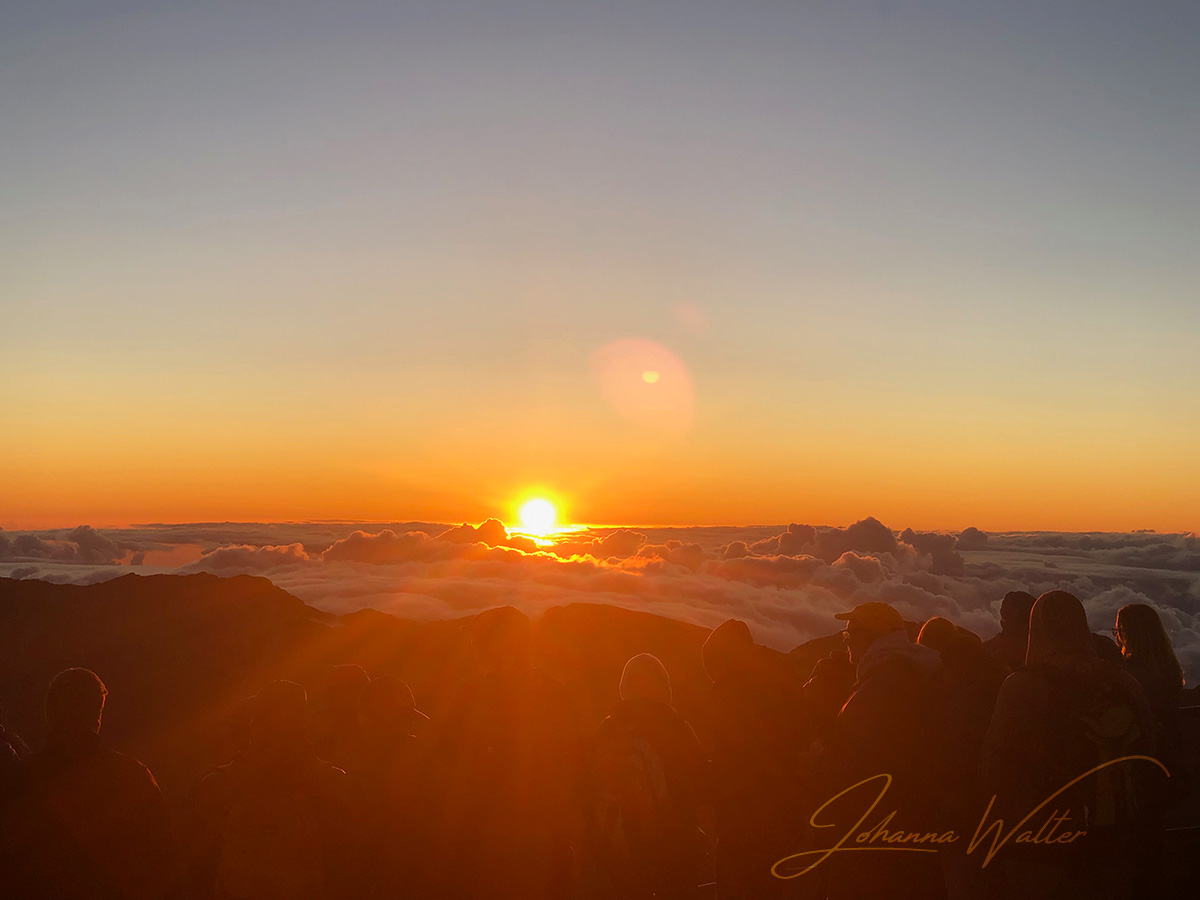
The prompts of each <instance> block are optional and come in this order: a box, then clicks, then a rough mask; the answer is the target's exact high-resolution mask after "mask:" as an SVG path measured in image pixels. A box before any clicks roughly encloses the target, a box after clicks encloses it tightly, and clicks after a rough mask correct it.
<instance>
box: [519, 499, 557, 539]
mask: <svg viewBox="0 0 1200 900" xmlns="http://www.w3.org/2000/svg"><path fill="white" fill-rule="evenodd" d="M520 516H521V530H522V531H524V532H525V533H526V534H536V535H545V534H549V533H550V532H552V531H553V530H554V525H555V523H556V522H557V521H558V514H557V513H556V512H555V511H554V504H553V503H551V502H550V501H549V500H544V499H542V498H541V497H538V498H536V499H534V500H530V501H528V502H526V503H525V505H524V506H522V507H521V512H520Z"/></svg>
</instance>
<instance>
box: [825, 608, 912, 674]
mask: <svg viewBox="0 0 1200 900" xmlns="http://www.w3.org/2000/svg"><path fill="white" fill-rule="evenodd" d="M834 618H835V619H841V620H842V621H843V622H845V623H846V630H845V631H843V632H842V639H843V640H844V641H845V642H846V649H847V650H848V651H849V652H850V662H852V663H854V664H855V665H858V663H859V662H860V661H861V660H862V658H863V656H864V655H865V654H866V652H867V650H869V649H870V647H871V645H872V644H873V643H874V642H875V639H876V638H878V637H881V636H883V635H885V634H892V633H894V632H897V631H904V620H903V619H902V618H900V613H898V612H896V610H894V609H892V607H890V606H888V605H887V604H886V603H879V602H871V603H860V604H859V605H858V606H856V607H854V609H852V610H850V612H844V613H837V614H836V615H835V616H834ZM907 640H908V636H907V634H906V635H905V641H907ZM860 677H861V676H860Z"/></svg>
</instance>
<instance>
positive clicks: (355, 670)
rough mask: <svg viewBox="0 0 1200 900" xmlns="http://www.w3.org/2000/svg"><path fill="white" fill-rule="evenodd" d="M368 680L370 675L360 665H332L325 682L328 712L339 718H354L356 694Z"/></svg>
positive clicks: (356, 702) (356, 707)
mask: <svg viewBox="0 0 1200 900" xmlns="http://www.w3.org/2000/svg"><path fill="white" fill-rule="evenodd" d="M370 682H371V676H369V675H368V674H367V673H366V671H365V670H364V669H363V667H362V666H354V665H348V666H334V667H333V668H332V669H330V670H329V678H328V680H327V681H326V682H325V700H326V703H327V705H328V708H329V713H330V714H331V715H332V716H334V717H336V718H339V719H353V718H355V717H356V716H357V715H358V695H359V694H361V693H362V691H363V689H364V688H365V687H366V686H367V685H368V684H370Z"/></svg>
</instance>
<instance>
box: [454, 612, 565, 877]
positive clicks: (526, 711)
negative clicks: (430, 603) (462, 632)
mask: <svg viewBox="0 0 1200 900" xmlns="http://www.w3.org/2000/svg"><path fill="white" fill-rule="evenodd" d="M472 639H473V645H474V649H475V654H476V657H477V661H478V666H479V671H478V673H477V675H476V676H475V677H474V678H472V679H470V681H469V682H468V683H467V684H466V685H465V686H464V687H463V689H462V691H461V695H460V696H459V698H458V701H457V703H455V704H454V705H453V707H452V708H451V709H450V710H449V713H448V715H447V721H446V725H445V727H444V729H443V731H442V733H441V736H440V740H439V742H438V746H437V756H438V758H439V760H440V761H442V762H444V763H445V765H446V769H447V771H446V783H445V784H444V786H443V790H442V792H441V793H442V797H443V801H444V806H443V810H442V814H443V815H444V816H445V817H446V818H445V819H444V822H445V827H441V826H439V828H438V831H439V832H442V833H446V834H448V837H449V842H448V844H447V845H446V846H444V847H442V848H441V851H440V853H439V857H440V858H439V860H438V861H437V863H436V864H437V865H438V866H439V867H440V869H441V870H442V871H443V872H444V873H445V874H446V875H448V876H450V877H451V878H452V883H451V884H448V885H446V887H445V889H444V890H445V895H446V896H454V897H471V898H476V897H478V898H483V897H487V898H520V900H535V898H546V900H550V898H554V900H557V898H560V897H564V896H567V895H568V894H569V893H570V890H571V887H570V886H571V880H572V865H573V860H572V852H571V839H572V836H573V834H575V833H576V831H577V825H576V822H577V819H576V815H577V814H576V812H575V807H574V805H573V796H574V790H575V778H576V776H577V774H578V765H579V759H578V753H579V742H578V738H577V736H576V735H575V734H574V732H573V729H572V718H571V715H570V707H569V705H568V702H567V698H566V695H565V694H564V692H563V689H562V687H561V685H559V684H558V683H557V682H556V681H554V679H552V678H551V677H550V676H549V675H547V674H546V673H545V672H544V671H542V669H540V668H538V667H537V666H535V665H534V664H533V662H532V658H531V647H530V641H531V629H530V623H529V619H528V618H526V616H525V615H524V614H523V613H521V612H520V611H519V610H517V609H514V608H513V607H501V608H497V609H492V610H488V611H487V612H483V613H480V614H479V615H478V616H476V617H475V620H474V622H473V624H472Z"/></svg>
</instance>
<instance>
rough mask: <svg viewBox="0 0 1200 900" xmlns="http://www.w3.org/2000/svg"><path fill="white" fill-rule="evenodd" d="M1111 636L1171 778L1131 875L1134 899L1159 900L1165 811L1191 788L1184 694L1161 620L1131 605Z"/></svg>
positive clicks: (1180, 673) (1122, 612)
mask: <svg viewBox="0 0 1200 900" xmlns="http://www.w3.org/2000/svg"><path fill="white" fill-rule="evenodd" d="M1113 636H1114V637H1115V638H1116V640H1117V646H1118V647H1119V648H1120V652H1121V655H1122V664H1123V665H1124V667H1125V670H1126V671H1127V672H1129V674H1131V675H1132V676H1133V677H1134V678H1136V679H1137V682H1138V684H1140V685H1141V686H1142V691H1143V693H1145V695H1146V700H1147V702H1149V704H1150V711H1151V714H1152V715H1153V716H1154V736H1155V743H1156V745H1157V754H1156V755H1157V757H1158V759H1160V760H1161V761H1162V762H1163V763H1164V764H1165V765H1166V767H1167V768H1168V769H1169V770H1170V772H1171V778H1170V781H1169V782H1168V783H1167V784H1165V785H1163V789H1164V791H1163V794H1162V796H1159V797H1155V798H1154V800H1153V805H1152V809H1151V812H1150V823H1149V826H1148V833H1147V839H1146V841H1145V843H1144V844H1143V845H1142V846H1143V850H1144V852H1143V854H1142V855H1141V857H1140V858H1139V860H1138V861H1137V870H1136V871H1135V874H1134V896H1135V897H1139V898H1141V897H1145V898H1152V897H1158V896H1161V895H1162V892H1163V890H1162V869H1161V860H1162V850H1163V840H1164V837H1165V821H1164V819H1165V816H1166V813H1167V810H1168V808H1169V807H1170V806H1171V805H1172V804H1174V803H1178V802H1179V801H1180V800H1182V799H1183V797H1184V795H1186V793H1187V792H1188V788H1189V787H1190V786H1189V785H1188V784H1187V781H1186V778H1187V772H1186V768H1185V762H1184V758H1185V755H1186V750H1185V748H1184V739H1183V732H1182V727H1181V723H1180V717H1179V701H1180V696H1181V694H1182V693H1183V669H1182V668H1181V667H1180V665H1179V660H1178V659H1177V658H1176V657H1175V651H1174V650H1173V649H1172V648H1171V641H1170V639H1168V637H1167V633H1166V631H1165V630H1164V629H1163V625H1162V620H1161V619H1160V618H1159V616H1158V613H1157V612H1156V611H1155V609H1154V608H1153V607H1152V606H1147V605H1146V604H1144V603H1134V604H1130V605H1129V606H1123V607H1121V609H1120V610H1119V611H1118V612H1117V622H1116V626H1115V627H1114V628H1113Z"/></svg>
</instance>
